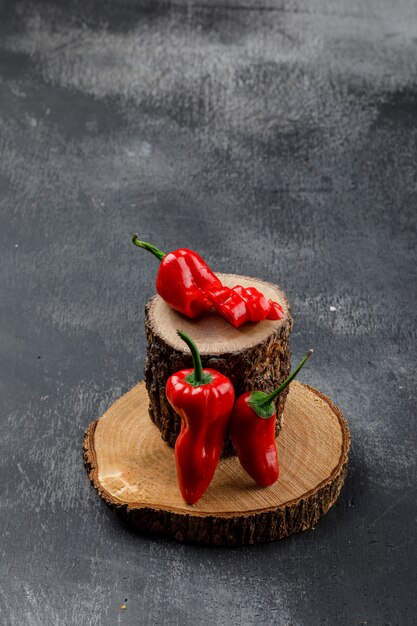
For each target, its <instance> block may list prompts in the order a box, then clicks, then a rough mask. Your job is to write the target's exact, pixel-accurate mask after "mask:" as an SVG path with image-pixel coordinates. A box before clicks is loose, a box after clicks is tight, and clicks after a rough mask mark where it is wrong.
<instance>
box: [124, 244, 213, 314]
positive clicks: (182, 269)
mask: <svg viewBox="0 0 417 626" xmlns="http://www.w3.org/2000/svg"><path fill="white" fill-rule="evenodd" d="M132 241H133V243H134V244H135V246H138V247H139V248H144V249H145V250H149V252H152V254H153V255H154V256H156V258H157V259H159V260H160V261H161V264H160V266H159V270H158V275H157V277H156V290H157V292H158V293H159V295H160V296H161V298H162V299H163V300H165V302H166V303H167V304H169V306H170V307H171V308H172V309H175V310H176V311H179V312H180V313H182V314H183V315H186V316H187V317H190V318H191V319H194V318H196V317H198V316H199V315H200V314H201V313H203V311H208V310H210V309H211V307H212V304H211V302H210V300H209V299H208V297H207V293H206V290H207V289H210V288H214V287H221V282H220V280H219V278H217V276H216V275H215V274H214V273H213V272H212V271H211V269H210V268H209V267H208V265H207V264H206V263H205V262H204V261H203V259H202V258H201V256H200V255H199V254H197V253H196V252H193V251H192V250H188V249H187V248H179V249H178V250H175V251H174V252H169V253H168V254H165V252H162V251H161V250H158V248H156V247H155V246H153V245H152V244H150V243H147V242H146V241H140V239H139V238H138V236H137V235H133V236H132Z"/></svg>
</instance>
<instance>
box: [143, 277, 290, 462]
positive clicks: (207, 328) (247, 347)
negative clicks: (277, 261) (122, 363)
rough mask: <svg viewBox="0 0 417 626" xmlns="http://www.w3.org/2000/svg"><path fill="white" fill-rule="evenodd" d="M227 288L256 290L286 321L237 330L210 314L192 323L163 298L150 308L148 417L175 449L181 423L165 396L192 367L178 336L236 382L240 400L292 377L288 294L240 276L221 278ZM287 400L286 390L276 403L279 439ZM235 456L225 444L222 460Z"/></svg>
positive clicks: (228, 443) (205, 363) (206, 363)
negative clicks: (176, 376)
mask: <svg viewBox="0 0 417 626" xmlns="http://www.w3.org/2000/svg"><path fill="white" fill-rule="evenodd" d="M218 276H219V278H220V279H221V281H222V282H223V284H225V285H227V286H229V287H233V286H235V285H242V286H243V287H249V286H253V287H256V288H257V289H258V290H259V291H261V292H262V293H263V294H264V295H265V296H266V297H267V298H271V299H272V300H275V301H277V302H279V303H280V304H281V306H282V307H283V310H284V317H283V319H281V320H273V321H272V320H265V321H263V322H259V323H256V324H249V323H247V324H244V325H243V326H241V327H240V328H237V329H236V328H233V326H232V325H231V324H229V323H228V322H227V321H226V320H224V319H223V318H222V317H221V316H220V315H218V314H217V313H214V312H213V313H206V314H204V315H203V316H202V317H201V318H199V319H197V320H190V319H188V318H186V317H184V316H183V315H181V314H180V313H177V312H176V311H174V310H173V309H171V308H170V307H169V306H168V305H167V304H165V302H164V301H163V300H162V298H160V297H159V296H158V295H156V296H154V297H153V298H152V299H151V300H150V301H149V303H148V304H147V306H146V318H145V328H146V338H147V354H146V361H145V382H146V386H147V390H148V394H149V414H150V417H151V419H152V421H153V422H154V423H155V424H156V425H157V427H158V428H159V430H160V431H161V435H162V438H163V439H164V440H165V441H167V442H168V443H169V444H170V445H171V446H173V445H174V444H175V441H176V438H177V436H178V433H179V430H180V418H179V417H178V415H177V414H176V413H175V411H174V410H173V409H172V407H171V406H170V405H169V403H168V401H167V399H166V396H165V384H166V381H167V379H168V377H169V376H170V375H171V374H173V373H174V372H176V371H178V370H180V369H183V368H186V367H191V366H192V360H191V355H190V352H189V350H188V348H187V346H186V345H185V344H184V342H183V341H182V340H181V339H180V338H179V337H178V335H177V330H178V329H180V330H185V331H186V332H187V333H188V334H189V335H190V336H191V337H192V338H193V339H194V341H195V342H196V344H197V347H198V349H199V350H200V353H201V356H202V363H203V366H204V367H211V368H213V369H216V370H219V371H220V372H221V373H222V374H224V375H226V376H228V377H229V378H230V380H231V381H232V383H233V385H234V387H235V391H236V394H237V395H239V394H241V393H243V392H245V391H250V390H259V391H266V392H269V391H272V390H273V389H275V388H276V387H278V386H279V385H280V384H281V383H282V382H283V381H284V380H285V378H286V377H287V376H288V374H289V373H290V367H291V350H290V342H289V339H290V332H291V329H292V319H291V316H290V308H289V305H288V301H287V299H286V297H285V294H284V292H283V291H282V290H281V289H280V288H279V287H278V286H277V285H273V284H272V283H268V282H265V281H262V280H259V279H258V278H250V277H248V276H238V275H236V274H218ZM286 397H287V390H285V391H284V392H283V393H282V394H281V395H280V397H279V398H278V400H277V402H276V406H277V422H276V423H277V433H278V431H279V428H280V425H281V416H282V412H283V409H284V405H285V399H286ZM231 454H234V449H233V445H232V443H231V441H230V438H229V437H228V438H227V439H226V443H225V447H224V450H223V456H230V455H231Z"/></svg>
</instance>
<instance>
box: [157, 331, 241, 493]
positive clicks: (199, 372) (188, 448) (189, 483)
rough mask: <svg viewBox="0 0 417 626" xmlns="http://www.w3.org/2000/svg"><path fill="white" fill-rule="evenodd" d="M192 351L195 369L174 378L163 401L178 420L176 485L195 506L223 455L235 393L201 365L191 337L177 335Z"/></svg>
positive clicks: (183, 333)
mask: <svg viewBox="0 0 417 626" xmlns="http://www.w3.org/2000/svg"><path fill="white" fill-rule="evenodd" d="M177 332H178V335H179V336H180V337H181V339H183V340H184V341H185V343H186V344H187V345H188V347H189V348H190V350H191V355H192V357H193V364H194V369H185V370H181V371H179V372H177V373H176V374H173V375H172V376H170V377H169V378H168V381H167V383H166V388H165V392H166V397H167V399H168V402H169V403H170V404H171V406H172V408H173V409H174V410H175V411H176V412H177V413H178V414H179V415H180V417H181V432H180V434H179V435H178V437H177V441H176V443H175V463H176V466H177V475H178V484H179V487H180V491H181V494H182V497H183V498H184V500H185V501H186V502H187V504H194V503H195V502H197V500H199V498H201V496H202V495H203V493H204V492H205V491H206V489H207V487H208V486H209V484H210V482H211V480H212V478H213V475H214V472H215V469H216V467H217V463H218V461H219V458H220V453H221V451H222V447H223V442H224V438H225V435H226V429H227V426H228V422H229V417H230V414H231V411H232V408H233V402H234V399H235V392H234V389H233V385H232V383H231V382H230V380H229V379H228V378H227V377H226V376H223V374H221V373H220V372H217V371H216V370H213V369H209V368H205V369H203V367H202V365H201V358H200V354H199V352H198V350H197V347H196V345H195V343H194V342H193V340H192V339H191V337H189V335H187V333H185V332H183V331H177Z"/></svg>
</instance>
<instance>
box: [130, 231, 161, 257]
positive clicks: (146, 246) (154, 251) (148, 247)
mask: <svg viewBox="0 0 417 626" xmlns="http://www.w3.org/2000/svg"><path fill="white" fill-rule="evenodd" d="M132 243H134V244H135V246H138V248H144V249H145V250H148V251H149V252H152V254H154V255H155V256H156V258H157V259H159V260H160V261H162V259H163V258H164V256H166V254H165V252H162V250H159V249H158V248H155V246H153V245H152V244H151V243H147V242H146V241H141V240H140V239H139V237H138V235H137V234H136V233H134V234H133V235H132Z"/></svg>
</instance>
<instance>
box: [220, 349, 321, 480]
mask: <svg viewBox="0 0 417 626" xmlns="http://www.w3.org/2000/svg"><path fill="white" fill-rule="evenodd" d="M312 353H313V350H309V351H308V352H307V354H306V356H305V357H304V359H303V360H302V361H301V363H300V364H299V365H298V366H297V367H296V368H295V370H294V371H293V373H292V374H291V375H290V376H289V377H288V378H287V379H286V380H285V381H284V382H283V383H282V385H280V386H279V387H278V389H275V391H272V392H271V393H270V394H266V393H264V392H263V391H248V392H247V393H244V394H242V395H241V396H239V397H238V399H237V400H236V402H235V405H234V407H233V412H232V416H231V419H230V434H231V437H232V441H233V444H234V446H235V449H236V452H237V454H238V457H239V461H240V463H241V465H242V467H243V469H245V470H246V472H247V473H248V474H249V476H251V477H252V478H253V479H254V480H255V481H256V483H257V484H258V485H259V486H260V487H268V486H269V485H272V484H273V483H275V482H276V481H277V480H278V476H279V465H278V454H277V446H276V443H275V421H276V411H275V405H274V400H276V398H277V397H278V396H279V394H280V393H282V391H283V390H284V389H285V388H286V387H287V386H288V385H289V384H290V382H291V381H292V380H293V379H294V378H295V377H296V376H297V374H298V372H299V371H300V369H301V368H302V367H303V365H304V364H305V362H306V361H307V359H308V358H309V357H310V355H311V354H312Z"/></svg>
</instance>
